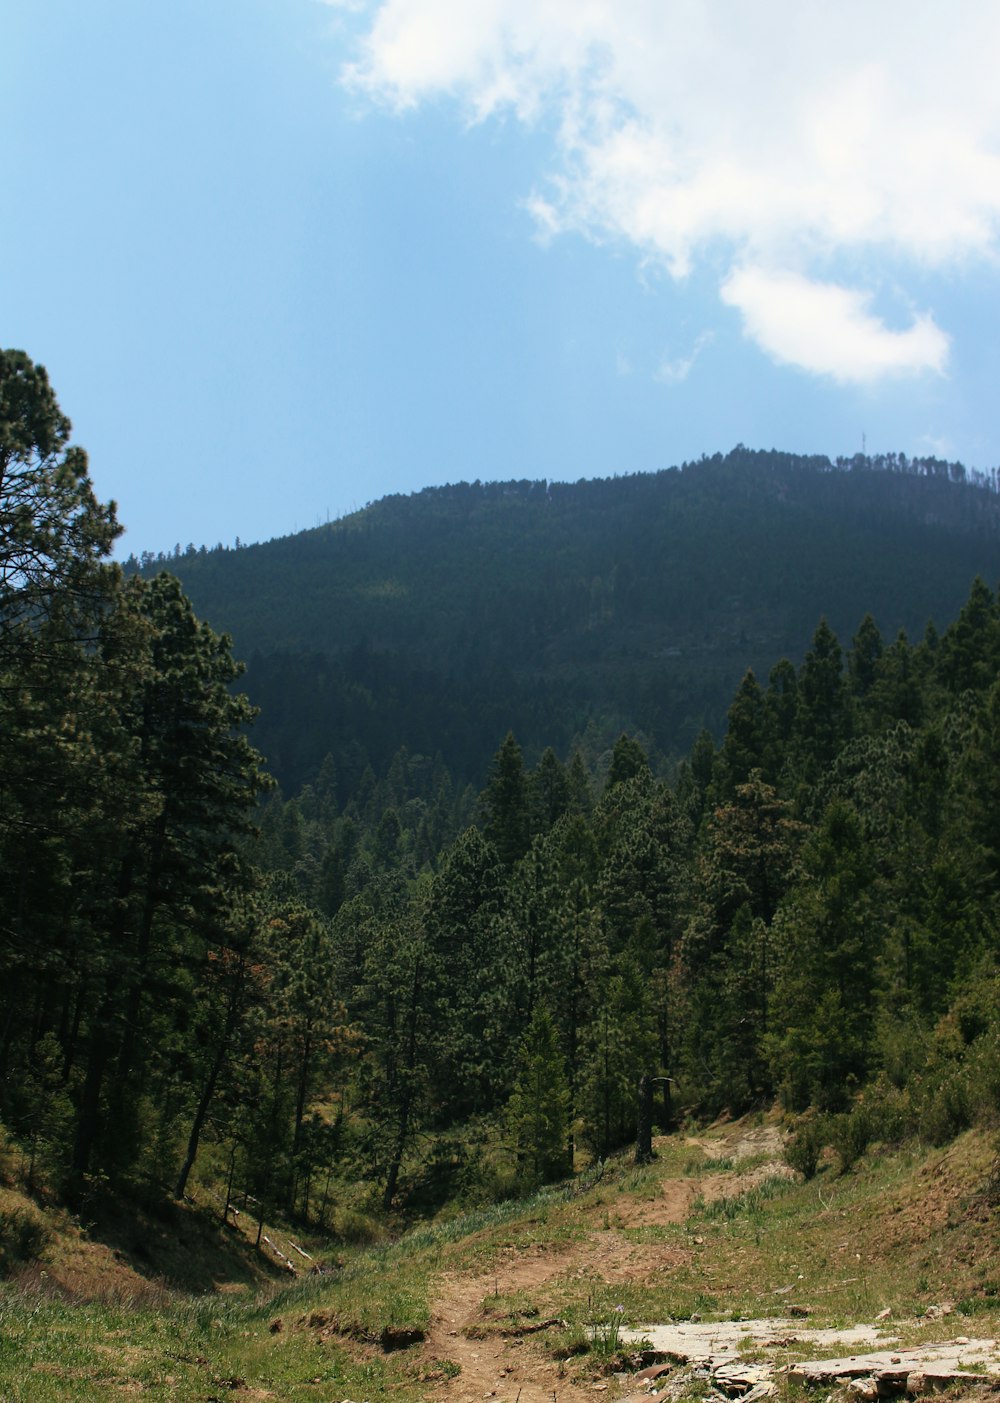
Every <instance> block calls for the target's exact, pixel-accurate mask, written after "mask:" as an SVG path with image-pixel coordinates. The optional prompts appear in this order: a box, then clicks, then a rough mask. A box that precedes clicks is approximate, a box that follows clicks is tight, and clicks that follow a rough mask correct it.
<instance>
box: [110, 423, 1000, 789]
mask: <svg viewBox="0 0 1000 1403" xmlns="http://www.w3.org/2000/svg"><path fill="white" fill-rule="evenodd" d="M131 563H132V565H133V567H138V566H140V565H141V566H142V568H143V570H144V572H145V573H155V571H156V570H157V569H159V568H162V567H163V566H164V565H166V567H167V568H168V569H169V570H171V571H172V572H173V573H175V574H177V575H178V576H179V577H180V578H181V580H182V582H183V584H184V588H185V591H186V592H187V594H188V595H189V596H190V597H191V599H192V601H193V603H194V605H195V608H196V609H197V611H198V613H199V614H200V615H201V616H202V617H204V618H207V619H208V620H209V621H210V622H211V623H212V624H213V626H214V627H217V628H221V629H225V630H226V631H227V632H229V633H231V634H232V636H233V638H234V644H235V650H236V652H237V655H238V656H242V657H243V658H245V659H246V660H247V661H248V663H249V667H248V672H247V677H246V682H245V685H246V689H247V692H248V694H249V695H250V696H251V698H252V699H253V700H254V701H255V702H256V703H257V704H258V705H260V706H261V708H262V713H263V714H262V717H261V722H260V725H259V727H258V730H257V733H256V740H257V743H258V745H259V746H260V747H261V749H262V750H263V752H264V753H265V755H266V756H267V757H268V760H269V763H270V765H271V768H272V770H273V771H274V773H275V774H276V775H277V777H278V778H279V780H280V781H281V783H282V785H283V787H284V788H285V789H286V791H287V792H294V791H295V790H296V789H297V788H298V787H299V786H300V785H301V784H302V783H303V782H304V781H306V780H308V779H310V778H312V777H313V776H314V775H315V774H316V772H317V771H318V768H319V766H320V764H321V762H322V760H323V758H324V756H325V755H326V754H327V753H328V752H330V753H332V754H333V755H334V758H335V761H336V763H337V767H338V771H339V772H340V773H341V774H342V775H343V776H344V778H345V780H346V781H347V782H348V785H349V787H353V786H354V784H355V783H356V782H357V780H358V778H359V777H360V774H361V772H362V770H363V768H364V765H365V763H368V762H370V764H371V765H372V767H373V769H374V770H375V772H376V773H377V774H383V773H384V772H385V769H386V768H387V766H388V764H389V762H390V760H391V758H392V756H393V755H394V754H395V753H396V752H397V751H398V749H399V747H400V746H404V745H405V746H406V747H407V748H408V749H409V751H410V752H416V753H424V754H428V755H431V756H433V755H434V754H436V753H438V752H440V753H441V754H442V755H443V757H444V759H445V761H446V763H447V764H448V766H449V767H450V769H451V771H452V774H453V775H454V777H455V778H456V781H458V782H461V783H466V782H470V781H471V782H473V783H478V782H479V781H480V780H481V776H482V774H483V772H484V768H485V765H486V764H487V762H488V759H489V756H490V754H491V753H492V751H493V748H494V747H495V744H496V738H497V737H498V736H499V735H502V734H503V733H504V732H505V731H506V730H507V729H508V727H513V729H514V730H515V732H516V733H517V735H518V737H519V738H520V740H521V741H522V744H523V745H524V747H525V750H526V752H527V753H528V754H529V755H535V756H537V754H539V753H540V752H541V750H542V749H543V748H544V747H545V746H546V745H550V744H551V745H553V746H554V747H555V748H556V749H557V750H559V751H562V752H564V753H568V752H569V751H570V750H572V749H573V748H575V746H577V745H578V744H580V743H581V740H582V738H583V737H584V734H585V732H586V730H587V727H588V724H590V725H591V726H592V727H596V728H597V732H598V734H599V736H602V737H603V738H604V739H605V740H608V739H613V737H614V735H616V734H617V733H618V732H619V731H620V730H622V729H628V730H632V731H637V732H639V733H641V734H642V735H643V736H644V737H645V738H646V740H647V742H648V743H649V744H650V745H651V746H652V747H653V748H654V750H656V751H658V752H660V753H661V754H663V755H667V756H670V755H673V756H678V755H681V754H683V753H685V752H686V751H687V750H688V749H690V746H691V744H692V743H693V741H694V739H695V737H696V736H697V734H698V731H699V730H700V729H701V727H702V726H703V725H708V726H709V728H710V729H712V730H713V731H714V732H715V733H716V734H718V733H719V732H720V730H721V727H722V724H723V718H724V714H725V708H726V705H727V703H728V700H729V698H730V696H731V695H732V692H733V689H734V687H735V686H736V684H737V682H738V681H739V678H740V677H741V676H742V674H743V671H744V670H745V668H746V667H748V666H752V667H754V668H755V669H756V670H757V672H758V673H759V675H761V676H766V675H767V673H768V671H769V670H770V668H771V667H772V666H773V665H774V663H775V662H776V661H777V660H778V659H779V658H780V657H782V656H783V655H787V656H789V657H791V658H793V659H796V660H798V659H800V658H801V656H802V652H803V647H804V640H806V639H808V637H809V636H810V634H811V632H812V629H813V628H814V626H815V623H816V620H817V618H819V617H820V616H825V617H826V618H827V619H828V621H829V623H830V625H831V627H832V628H833V629H834V631H835V632H836V633H838V635H839V636H841V637H845V638H846V637H850V635H851V633H852V632H853V630H854V629H855V628H856V627H857V624H858V622H859V621H860V619H861V618H862V616H863V615H864V614H865V613H867V612H871V613H872V614H873V615H874V616H875V618H876V620H877V622H878V624H879V627H880V628H881V630H882V632H883V634H884V635H885V636H886V637H889V638H891V637H894V636H895V635H896V633H897V632H898V630H899V629H900V628H905V629H906V630H907V631H908V633H909V634H910V636H920V635H922V633H923V630H924V628H925V627H926V625H927V622H928V620H929V619H932V618H933V619H937V620H947V619H950V618H952V617H953V616H954V614H955V613H956V612H957V610H958V608H959V607H960V605H961V603H962V601H963V599H964V598H965V595H966V592H967V590H968V584H969V580H970V578H971V577H972V575H974V574H976V573H979V574H982V575H983V577H984V578H986V579H988V580H992V579H996V578H997V577H1000V497H998V495H997V492H996V482H995V480H994V478H993V477H984V476H980V475H969V474H967V473H966V472H965V469H964V468H962V466H961V465H960V464H948V463H944V462H942V461H940V460H938V459H920V460H907V459H906V458H905V457H904V456H902V455H895V454H891V455H888V456H882V457H877V458H862V457H860V456H858V457H856V458H854V459H851V460H849V461H848V460H838V461H837V462H836V463H834V462H831V460H830V459H828V458H825V457H820V456H813V457H800V456H794V455H790V454H784V453H777V452H753V451H750V450H748V449H745V448H743V447H738V448H736V449H735V450H733V452H731V453H729V454H727V455H725V456H722V455H720V454H717V455H715V456H714V457H712V458H703V459H702V460H700V461H699V462H696V463H689V464H685V465H684V466H683V467H682V468H679V469H678V468H672V469H669V470H665V471H662V472H657V473H650V474H633V475H629V476H624V477H617V478H613V479H607V480H598V481H583V482H578V483H575V484H565V483H546V482H507V483H485V484H484V483H479V482H475V483H471V484H470V483H459V484H456V485H453V486H448V487H439V488H428V489H426V490H425V491H423V492H420V493H416V494H414V495H413V496H410V497H400V496H395V497H387V498H384V499H382V500H381V501H378V502H375V503H373V504H371V505H370V506H368V507H366V508H364V509H363V510H362V511H359V512H356V513H354V514H352V515H351V516H349V517H346V518H344V519H343V520H340V521H337V522H334V523H332V524H329V525H326V526H321V527H318V528H316V529H314V530H310V531H305V532H302V533H300V534H298V535H296V536H291V537H285V538H281V539H277V540H273V541H270V542H267V543H265V544H261V545H256V546H250V547H245V548H241V549H238V550H224V549H223V548H222V547H217V548H216V549H215V550H212V551H205V550H204V549H202V550H201V551H197V550H195V548H194V547H193V546H189V547H188V548H187V550H186V551H181V550H180V548H179V547H178V548H177V550H176V551H175V552H174V554H173V555H172V556H170V557H162V556H161V557H152V556H150V555H145V556H143V558H142V560H141V562H140V561H133V562H131ZM359 747H360V750H359ZM362 752H363V755H362Z"/></svg>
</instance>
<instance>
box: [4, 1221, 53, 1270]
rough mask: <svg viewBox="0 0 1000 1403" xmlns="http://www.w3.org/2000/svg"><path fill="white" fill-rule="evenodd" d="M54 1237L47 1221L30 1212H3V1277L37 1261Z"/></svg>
mask: <svg viewBox="0 0 1000 1403" xmlns="http://www.w3.org/2000/svg"><path fill="white" fill-rule="evenodd" d="M50 1237H51V1234H50V1232H49V1229H48V1228H47V1227H46V1225H45V1222H44V1220H43V1219H42V1218H41V1217H40V1216H39V1215H38V1214H37V1213H34V1212H32V1210H31V1209H29V1208H12V1209H7V1210H3V1211H0V1277H5V1276H10V1275H11V1273H12V1272H14V1271H16V1270H17V1268H18V1267H21V1266H24V1265H26V1264H27V1263H28V1262H32V1261H36V1260H37V1259H38V1258H39V1257H40V1256H41V1254H42V1252H44V1250H45V1246H46V1244H47V1243H48V1241H49V1239H50Z"/></svg>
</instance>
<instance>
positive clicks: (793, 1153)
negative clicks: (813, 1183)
mask: <svg viewBox="0 0 1000 1403" xmlns="http://www.w3.org/2000/svg"><path fill="white" fill-rule="evenodd" d="M822 1128H823V1127H822V1122H821V1121H818V1120H807V1121H800V1122H799V1125H798V1129H797V1130H796V1132H795V1134H794V1135H793V1136H792V1138H791V1139H790V1140H789V1141H788V1144H787V1145H786V1146H785V1160H786V1162H787V1163H788V1164H790V1165H791V1167H792V1168H793V1169H795V1170H797V1171H798V1173H799V1174H801V1175H802V1176H803V1178H805V1179H811V1178H812V1177H813V1175H814V1174H815V1173H816V1170H817V1168H818V1167H819V1157H820V1154H821V1153H822V1151H823V1135H822Z"/></svg>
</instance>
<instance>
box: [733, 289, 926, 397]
mask: <svg viewBox="0 0 1000 1403" xmlns="http://www.w3.org/2000/svg"><path fill="white" fill-rule="evenodd" d="M721 296H722V300H723V301H724V302H726V303H728V304H729V305H730V306H731V307H737V308H739V310H740V312H741V313H742V315H743V325H744V329H745V331H746V333H747V335H748V336H751V337H752V338H753V340H754V341H756V342H757V344H758V345H759V346H761V347H762V348H763V349H764V350H765V351H767V352H768V353H769V354H770V355H772V356H773V357H774V359H775V360H778V361H783V362H785V363H787V364H789V365H797V366H801V367H802V368H803V369H804V370H811V371H814V372H815V373H816V374H818V375H829V376H832V378H833V379H834V380H839V381H841V382H843V383H849V382H865V381H869V380H875V379H879V378H880V377H882V376H885V375H901V374H902V375H906V374H914V373H918V372H920V371H927V370H931V371H936V372H938V373H943V371H944V369H945V365H946V363H947V359H948V345H949V342H948V337H947V336H946V335H945V333H944V332H943V331H941V329H940V328H939V327H937V326H935V324H934V322H933V320H932V319H931V318H930V317H926V316H923V317H917V318H915V319H914V321H913V324H912V325H911V326H910V327H908V328H907V329H906V330H905V331H891V330H890V329H889V328H888V327H886V326H885V325H884V324H883V323H882V322H880V321H879V320H878V318H877V317H874V316H873V315H872V314H871V312H870V311H869V303H870V300H871V299H870V297H869V296H868V295H866V294H865V293H861V292H856V291H855V290H854V289H852V288H847V287H839V286H837V284H836V283H823V282H812V281H810V280H809V279H808V278H804V277H802V276H801V275H800V274H798V273H780V272H779V273H774V272H768V271H766V270H765V269H762V268H736V269H734V271H733V272H732V273H730V275H729V277H728V278H727V279H726V280H725V282H724V283H723V285H722V288H721Z"/></svg>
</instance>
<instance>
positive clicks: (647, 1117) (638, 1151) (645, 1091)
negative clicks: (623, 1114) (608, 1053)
mask: <svg viewBox="0 0 1000 1403" xmlns="http://www.w3.org/2000/svg"><path fill="white" fill-rule="evenodd" d="M652 1161H653V1078H652V1077H651V1076H650V1075H649V1073H648V1072H644V1073H643V1074H642V1076H641V1077H640V1078H639V1112H638V1117H637V1123H636V1132H635V1162H636V1164H651V1163H652Z"/></svg>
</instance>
